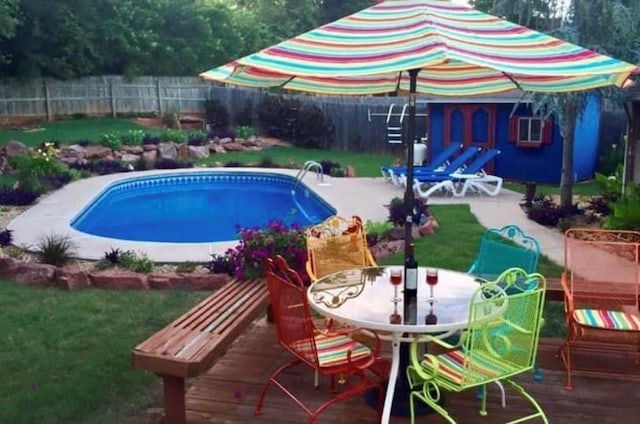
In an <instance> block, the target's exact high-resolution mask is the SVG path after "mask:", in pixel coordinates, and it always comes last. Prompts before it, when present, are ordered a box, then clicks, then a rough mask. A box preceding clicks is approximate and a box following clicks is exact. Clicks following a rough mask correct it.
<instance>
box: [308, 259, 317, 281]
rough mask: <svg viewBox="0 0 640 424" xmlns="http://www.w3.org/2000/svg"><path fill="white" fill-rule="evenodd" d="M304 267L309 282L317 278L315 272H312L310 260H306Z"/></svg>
mask: <svg viewBox="0 0 640 424" xmlns="http://www.w3.org/2000/svg"><path fill="white" fill-rule="evenodd" d="M305 269H306V271H307V274H308V275H309V278H310V279H311V282H314V281H316V280H318V277H317V276H316V274H315V272H313V265H311V261H309V260H308V261H307V263H306V264H305Z"/></svg>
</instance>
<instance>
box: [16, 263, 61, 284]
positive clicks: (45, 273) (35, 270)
mask: <svg viewBox="0 0 640 424" xmlns="http://www.w3.org/2000/svg"><path fill="white" fill-rule="evenodd" d="M56 270H57V268H56V267H55V266H54V265H46V264H39V263H36V262H20V263H19V264H18V268H17V269H16V274H15V275H14V276H13V277H12V278H11V279H12V280H13V281H16V282H18V283H22V284H26V285H34V286H49V285H53V284H54V283H55V280H56Z"/></svg>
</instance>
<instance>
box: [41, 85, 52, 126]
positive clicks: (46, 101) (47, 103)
mask: <svg viewBox="0 0 640 424" xmlns="http://www.w3.org/2000/svg"><path fill="white" fill-rule="evenodd" d="M42 81H43V82H44V113H45V114H46V115H47V121H48V122H51V103H50V101H49V97H50V96H49V85H48V84H47V79H46V78H44V79H43V80H42Z"/></svg>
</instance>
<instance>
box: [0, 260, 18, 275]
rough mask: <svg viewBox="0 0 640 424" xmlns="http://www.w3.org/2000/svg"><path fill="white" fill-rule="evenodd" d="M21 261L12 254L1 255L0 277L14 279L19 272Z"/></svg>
mask: <svg viewBox="0 0 640 424" xmlns="http://www.w3.org/2000/svg"><path fill="white" fill-rule="evenodd" d="M20 263H21V261H19V260H17V259H14V258H12V257H10V256H0V277H2V278H7V279H12V278H13V277H14V276H15V275H16V273H17V272H18V265H19V264H20Z"/></svg>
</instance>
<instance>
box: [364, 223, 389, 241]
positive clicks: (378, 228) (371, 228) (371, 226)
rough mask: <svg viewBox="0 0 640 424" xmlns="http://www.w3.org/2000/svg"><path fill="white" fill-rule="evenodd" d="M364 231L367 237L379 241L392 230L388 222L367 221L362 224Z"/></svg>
mask: <svg viewBox="0 0 640 424" xmlns="http://www.w3.org/2000/svg"><path fill="white" fill-rule="evenodd" d="M364 229H365V231H366V232H367V235H369V234H370V235H372V236H376V237H378V238H379V239H383V238H385V237H386V236H387V234H388V233H389V231H391V230H392V229H393V224H392V223H391V222H389V221H370V220H368V221H367V222H366V224H364Z"/></svg>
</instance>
